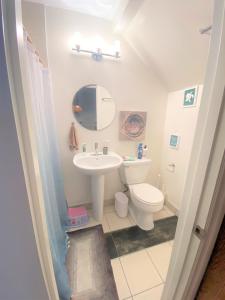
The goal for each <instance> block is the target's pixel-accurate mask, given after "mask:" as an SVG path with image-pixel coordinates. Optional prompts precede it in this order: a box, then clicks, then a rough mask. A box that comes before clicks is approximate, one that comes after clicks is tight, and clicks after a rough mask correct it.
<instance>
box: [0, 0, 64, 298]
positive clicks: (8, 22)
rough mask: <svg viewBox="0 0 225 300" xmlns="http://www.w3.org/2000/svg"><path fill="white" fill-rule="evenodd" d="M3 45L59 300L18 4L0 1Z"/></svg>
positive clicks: (50, 287) (36, 221)
mask: <svg viewBox="0 0 225 300" xmlns="http://www.w3.org/2000/svg"><path fill="white" fill-rule="evenodd" d="M2 6H3V23H4V42H5V50H6V51H5V52H6V60H7V69H8V75H9V83H10V92H11V96H12V102H13V110H14V117H15V122H16V128H17V134H18V140H19V146H20V152H21V157H22V163H23V170H24V175H25V180H26V187H27V193H28V197H29V205H30V212H31V217H32V223H33V230H34V235H35V239H36V244H37V249H38V254H39V259H40V264H41V268H42V273H43V278H44V281H45V285H46V288H47V291H48V296H49V299H50V300H59V295H58V290H57V285H56V281H55V275H54V269H53V263H52V256H51V249H50V243H49V237H48V229H47V222H46V215H45V209H44V197H43V191H42V185H41V178H40V170H39V165H38V158H37V157H38V155H37V145H36V141H35V139H34V136H33V132H34V130H33V128H34V124H33V120H32V118H30V117H29V116H32V113H31V111H32V109H31V105H30V101H29V99H30V90H29V86H28V85H27V82H29V81H28V80H26V76H27V71H26V64H25V54H24V51H25V49H24V41H23V25H22V15H21V13H22V9H21V1H20V0H2Z"/></svg>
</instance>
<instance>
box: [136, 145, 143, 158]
mask: <svg viewBox="0 0 225 300" xmlns="http://www.w3.org/2000/svg"><path fill="white" fill-rule="evenodd" d="M137 152H138V153H137V154H138V155H137V156H138V159H142V156H143V144H142V143H140V144H138V151H137Z"/></svg>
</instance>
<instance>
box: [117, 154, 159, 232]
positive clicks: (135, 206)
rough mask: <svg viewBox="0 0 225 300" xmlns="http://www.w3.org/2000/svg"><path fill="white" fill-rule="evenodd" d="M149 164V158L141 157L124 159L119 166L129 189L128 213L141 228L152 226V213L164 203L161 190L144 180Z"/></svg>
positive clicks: (150, 227) (147, 228)
mask: <svg viewBox="0 0 225 300" xmlns="http://www.w3.org/2000/svg"><path fill="white" fill-rule="evenodd" d="M150 164H151V160H150V159H147V158H143V159H141V160H138V159H137V160H134V161H124V162H123V163H122V166H121V168H120V176H121V180H122V182H123V183H124V184H127V185H128V187H129V191H130V198H131V202H130V204H129V211H130V214H131V216H132V217H133V218H134V220H135V221H136V223H137V225H138V226H139V227H140V228H141V229H143V230H151V229H153V228H154V222H153V213H154V212H157V211H160V210H161V209H162V208H163V203H164V196H163V194H162V192H161V191H160V190H159V189H157V188H155V187H154V186H152V185H150V184H148V183H146V182H145V180H146V178H147V175H148V172H149V169H150Z"/></svg>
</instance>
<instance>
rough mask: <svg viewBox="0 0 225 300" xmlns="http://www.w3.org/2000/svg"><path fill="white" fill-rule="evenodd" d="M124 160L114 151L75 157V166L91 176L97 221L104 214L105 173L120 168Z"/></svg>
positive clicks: (83, 154)
mask: <svg viewBox="0 0 225 300" xmlns="http://www.w3.org/2000/svg"><path fill="white" fill-rule="evenodd" d="M122 162H123V160H122V158H121V157H120V156H119V155H118V154H116V153H114V152H109V154H107V155H103V154H98V155H96V154H95V153H79V154H76V155H75V156H74V158H73V163H74V165H75V167H76V168H77V169H78V170H79V171H80V172H82V173H83V174H86V175H89V176H90V177H91V196H92V208H93V215H94V217H95V219H96V220H97V221H101V220H102V216H103V204H104V175H105V174H107V173H109V172H111V171H113V170H115V169H118V168H119V167H120V165H121V164H122Z"/></svg>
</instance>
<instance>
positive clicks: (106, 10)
mask: <svg viewBox="0 0 225 300" xmlns="http://www.w3.org/2000/svg"><path fill="white" fill-rule="evenodd" d="M26 1H29V2H34V3H41V4H44V5H46V6H53V7H58V8H64V9H69V10H74V11H78V12H80V13H84V14H89V15H93V16H96V17H99V18H104V19H107V20H113V19H114V18H115V17H117V16H120V15H122V13H123V11H124V9H125V7H126V6H127V3H128V2H129V0H26Z"/></svg>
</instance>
